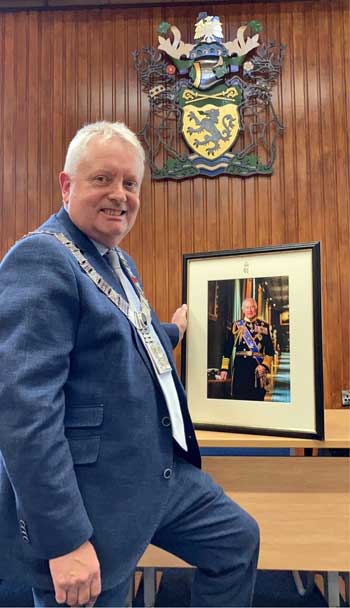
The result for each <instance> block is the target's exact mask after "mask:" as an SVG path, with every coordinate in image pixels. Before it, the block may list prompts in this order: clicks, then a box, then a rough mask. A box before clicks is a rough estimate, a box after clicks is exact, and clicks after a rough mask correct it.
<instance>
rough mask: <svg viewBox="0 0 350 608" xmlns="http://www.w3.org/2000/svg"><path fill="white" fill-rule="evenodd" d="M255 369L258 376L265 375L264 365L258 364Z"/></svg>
mask: <svg viewBox="0 0 350 608" xmlns="http://www.w3.org/2000/svg"><path fill="white" fill-rule="evenodd" d="M256 371H257V372H258V376H259V378H261V376H265V375H266V373H267V372H266V367H264V366H263V365H258V366H257V368H256Z"/></svg>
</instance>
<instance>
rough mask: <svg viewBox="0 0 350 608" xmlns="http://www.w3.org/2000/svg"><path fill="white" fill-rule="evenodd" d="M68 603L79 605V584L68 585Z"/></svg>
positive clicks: (69, 604)
mask: <svg viewBox="0 0 350 608" xmlns="http://www.w3.org/2000/svg"><path fill="white" fill-rule="evenodd" d="M67 604H68V606H78V587H77V585H74V586H70V587H68V589H67Z"/></svg>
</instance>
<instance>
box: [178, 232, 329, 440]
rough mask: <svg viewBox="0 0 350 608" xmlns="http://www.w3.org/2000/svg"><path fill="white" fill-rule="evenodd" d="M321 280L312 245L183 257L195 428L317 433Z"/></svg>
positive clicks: (186, 360)
mask: <svg viewBox="0 0 350 608" xmlns="http://www.w3.org/2000/svg"><path fill="white" fill-rule="evenodd" d="M320 281H321V278H320V244H319V243H318V242H313V243H303V244H291V245H280V246H271V247H260V248H255V249H240V250H232V251H212V252H205V253H193V254H185V255H184V256H183V302H185V303H187V304H188V328H187V332H186V335H185V338H184V340H183V344H182V360H181V361H182V363H181V366H182V369H181V375H182V381H183V383H184V385H185V387H186V392H187V396H188V403H189V408H190V413H191V416H192V420H193V422H194V425H195V427H196V428H198V429H207V430H222V431H232V432H243V433H244V432H245V433H255V434H265V435H281V436H290V437H305V438H313V439H323V437H324V417H323V373H322V364H323V360H322V325H321V283H320Z"/></svg>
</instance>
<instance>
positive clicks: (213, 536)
mask: <svg viewBox="0 0 350 608" xmlns="http://www.w3.org/2000/svg"><path fill="white" fill-rule="evenodd" d="M233 462H234V460H233ZM169 483H170V486H171V491H170V493H169V499H168V504H167V508H166V509H165V515H164V517H163V519H162V521H161V522H160V525H159V527H158V529H157V531H156V532H155V534H154V536H153V538H152V540H151V543H152V544H153V545H157V546H158V547H161V548H162V549H165V550H166V551H170V552H171V553H173V554H175V555H177V556H178V557H180V558H182V559H183V560H185V561H186V562H188V563H190V564H192V565H193V566H196V568H197V569H196V572H195V576H194V580H193V585H192V594H191V606H197V607H206V606H208V607H214V606H215V607H219V606H226V607H231V606H232V607H234V606H237V607H244V606H251V604H252V597H253V592H254V584H255V578H256V567H257V561H258V553H259V530H258V526H257V524H256V522H255V520H254V519H253V518H252V517H251V516H250V515H248V513H246V512H245V511H244V510H243V509H242V508H241V507H240V506H239V505H237V504H236V503H235V502H233V501H232V500H231V499H230V498H229V497H228V496H226V495H225V493H224V491H223V490H222V488H221V487H220V486H218V485H216V484H215V483H214V482H213V480H212V479H211V477H209V475H207V474H206V473H204V472H203V471H200V470H199V469H197V468H195V467H193V466H192V465H190V464H188V463H187V462H185V461H184V460H182V459H180V458H178V457H176V456H175V459H174V468H173V471H172V477H171V479H170V480H169ZM141 508H142V506H141ZM116 550H117V548H116ZM121 559H122V556H121ZM135 567H136V564H135ZM128 584H129V581H128V580H127V581H124V582H123V584H121V585H119V586H118V587H114V588H113V589H109V590H106V591H103V592H102V593H101V595H100V596H99V598H98V600H97V602H96V604H95V606H106V607H111V608H115V607H117V606H123V605H125V597H126V594H127V591H128ZM33 595H34V601H35V606H37V607H40V606H45V607H46V606H58V604H57V603H56V601H55V598H54V594H53V593H52V592H49V591H47V592H43V591H41V590H38V589H33ZM61 606H62V604H61Z"/></svg>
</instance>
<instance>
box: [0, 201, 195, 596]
mask: <svg viewBox="0 0 350 608" xmlns="http://www.w3.org/2000/svg"><path fill="white" fill-rule="evenodd" d="M41 228H46V229H49V230H52V231H56V232H63V233H65V234H66V235H67V236H68V238H69V239H71V240H72V241H74V243H75V244H76V245H77V246H78V247H79V248H80V249H81V250H82V252H83V254H84V256H85V257H86V258H87V259H88V260H89V262H90V263H91V264H92V265H93V266H94V268H95V269H96V270H97V271H98V273H99V274H101V275H102V276H103V277H104V278H105V280H106V281H107V282H108V283H110V285H112V286H113V287H114V289H115V290H117V291H120V287H119V283H118V281H117V280H116V279H115V276H114V274H113V272H112V270H111V268H110V266H109V265H108V263H107V262H106V261H105V260H104V259H103V258H102V257H101V256H100V254H99V253H98V252H97V250H96V248H95V246H94V245H93V243H92V242H91V241H90V240H89V239H88V238H87V237H86V236H85V235H84V234H83V233H82V232H81V231H80V230H78V228H77V227H76V226H75V225H74V224H73V223H72V222H71V221H70V219H69V216H68V214H67V213H66V212H65V211H64V210H63V209H61V210H60V212H59V213H58V214H57V215H55V216H52V217H51V218H50V219H49V220H48V221H47V222H46V223H45V224H44V225H43V226H42V227H41ZM127 257H128V256H127ZM128 260H129V263H130V265H131V267H132V269H133V270H134V272H135V273H136V269H135V267H134V265H133V263H132V261H131V260H130V258H128ZM153 324H154V327H155V329H156V331H157V333H158V335H159V337H160V340H161V342H162V344H163V346H164V348H165V350H166V352H167V354H168V357H169V359H170V360H171V361H172V352H171V351H172V345H171V342H170V339H169V336H168V335H167V333H166V331H164V328H163V327H162V325H161V324H160V323H159V321H158V320H157V318H156V316H155V315H154V314H153ZM171 329H174V327H172V326H168V327H167V331H168V333H170V335H171V331H170V330H171ZM0 361H1V367H0V404H1V407H0V450H1V453H2V457H1V458H0V578H16V579H17V580H19V579H21V578H22V579H23V580H25V581H27V582H28V583H29V584H31V585H32V586H37V587H43V588H51V587H52V582H51V577H50V573H49V569H48V560H49V559H50V558H53V557H56V556H58V555H62V554H65V553H68V552H70V551H72V550H73V549H75V548H76V547H78V546H79V545H81V544H82V543H83V542H85V541H86V540H87V539H91V541H92V543H93V545H94V546H95V549H96V551H97V554H98V557H99V560H100V563H101V571H102V581H103V587H104V588H108V587H111V586H113V585H115V584H117V583H118V582H119V581H121V580H123V579H124V578H125V577H126V576H127V575H129V574H130V573H131V571H132V569H133V567H134V565H135V563H136V562H137V560H138V558H139V556H140V555H141V554H142V552H143V551H144V549H145V547H146V545H147V544H148V543H149V541H150V539H151V538H152V535H153V533H154V531H155V529H156V528H157V525H158V523H159V521H160V519H161V517H162V513H163V510H164V509H165V505H166V501H167V495H168V492H169V482H168V480H167V479H165V478H164V477H163V472H164V470H165V469H166V468H171V467H172V461H173V450H174V448H173V440H172V434H171V427H170V426H166V424H167V423H168V419H167V416H168V412H167V408H166V404H165V400H164V397H163V394H162V391H161V389H160V386H159V383H158V381H157V379H156V376H155V374H154V371H153V368H152V365H151V363H150V361H149V360H148V357H147V355H146V353H145V351H144V348H143V345H142V343H141V341H140V339H139V337H138V335H137V332H136V331H135V329H134V328H133V327H132V326H131V325H130V323H129V322H128V320H127V319H126V318H125V317H124V315H123V314H122V313H121V312H120V311H119V310H118V309H117V308H116V307H115V306H114V305H113V304H112V303H111V302H110V301H109V300H108V298H107V297H106V296H105V295H104V294H102V293H101V292H100V291H99V290H98V289H97V287H95V285H94V284H93V283H92V281H91V280H90V279H89V278H88V276H87V275H86V274H85V273H84V272H83V271H82V270H81V268H80V267H79V265H78V263H77V262H76V260H75V259H74V257H73V256H72V254H71V253H70V252H69V251H68V250H67V249H66V248H65V247H64V246H63V245H62V244H61V243H59V242H58V241H57V240H56V239H55V238H54V237H52V236H47V235H33V236H29V237H27V238H25V239H23V240H21V241H19V242H17V243H16V244H15V246H14V247H13V248H12V249H11V250H10V251H9V253H8V254H7V255H6V256H5V258H4V260H3V261H2V263H1V265H0ZM173 376H174V381H175V385H176V388H177V392H178V395H179V400H180V405H181V409H182V413H183V418H184V422H185V431H186V436H187V442H188V446H189V451H188V453H187V454H186V453H184V452H182V453H181V454H180V455H182V456H183V457H185V458H187V459H188V460H189V461H190V462H192V463H193V464H194V465H196V466H200V457H199V451H198V446H197V443H196V440H195V436H194V432H193V427H192V424H191V421H190V417H189V414H188V409H187V404H186V398H185V394H184V391H183V388H182V386H181V383H180V381H179V379H178V376H177V374H176V371H175V369H174V370H173ZM164 418H165V420H164ZM179 451H180V452H181V450H180V448H179Z"/></svg>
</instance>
